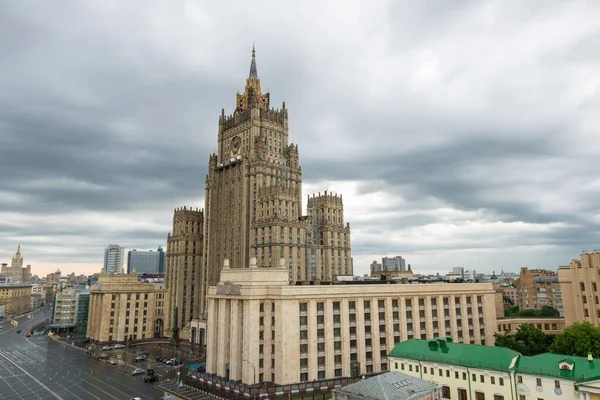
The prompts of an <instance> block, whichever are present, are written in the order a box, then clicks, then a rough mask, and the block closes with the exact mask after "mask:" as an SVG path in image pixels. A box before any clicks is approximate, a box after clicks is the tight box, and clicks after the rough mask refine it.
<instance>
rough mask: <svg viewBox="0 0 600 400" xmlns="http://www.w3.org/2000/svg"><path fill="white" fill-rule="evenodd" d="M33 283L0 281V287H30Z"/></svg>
mask: <svg viewBox="0 0 600 400" xmlns="http://www.w3.org/2000/svg"><path fill="white" fill-rule="evenodd" d="M32 286H33V284H31V283H18V282H6V283H0V288H7V287H10V288H20V287H32Z"/></svg>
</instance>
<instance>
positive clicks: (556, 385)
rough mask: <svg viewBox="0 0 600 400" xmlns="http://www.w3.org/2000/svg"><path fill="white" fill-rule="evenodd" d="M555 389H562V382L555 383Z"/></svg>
mask: <svg viewBox="0 0 600 400" xmlns="http://www.w3.org/2000/svg"><path fill="white" fill-rule="evenodd" d="M554 387H555V388H557V389H560V381H554Z"/></svg>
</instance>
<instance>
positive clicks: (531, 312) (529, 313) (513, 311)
mask: <svg viewBox="0 0 600 400" xmlns="http://www.w3.org/2000/svg"><path fill="white" fill-rule="evenodd" d="M504 316H505V317H560V312H558V310H557V309H556V308H554V307H552V306H543V307H542V308H540V309H539V310H536V309H526V310H519V306H512V307H509V308H508V309H506V310H504Z"/></svg>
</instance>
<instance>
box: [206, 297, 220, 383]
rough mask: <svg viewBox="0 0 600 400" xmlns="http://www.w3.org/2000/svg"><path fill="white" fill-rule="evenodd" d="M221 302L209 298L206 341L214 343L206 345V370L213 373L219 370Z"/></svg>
mask: <svg viewBox="0 0 600 400" xmlns="http://www.w3.org/2000/svg"><path fill="white" fill-rule="evenodd" d="M218 305H219V302H218V300H215V299H209V300H208V316H209V318H208V320H207V326H206V343H212V346H206V370H207V371H208V372H211V373H215V372H216V371H217V354H218V353H219V347H218V337H219V331H218V324H219V321H220V320H221V316H220V315H219V307H218Z"/></svg>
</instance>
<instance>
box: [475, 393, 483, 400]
mask: <svg viewBox="0 0 600 400" xmlns="http://www.w3.org/2000/svg"><path fill="white" fill-rule="evenodd" d="M475 400H485V394H484V393H483V392H475Z"/></svg>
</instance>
